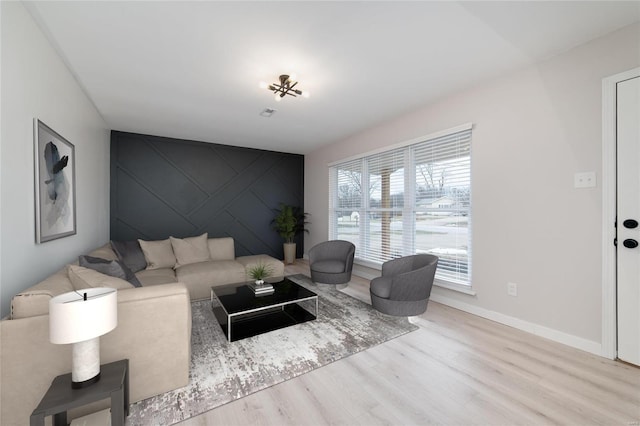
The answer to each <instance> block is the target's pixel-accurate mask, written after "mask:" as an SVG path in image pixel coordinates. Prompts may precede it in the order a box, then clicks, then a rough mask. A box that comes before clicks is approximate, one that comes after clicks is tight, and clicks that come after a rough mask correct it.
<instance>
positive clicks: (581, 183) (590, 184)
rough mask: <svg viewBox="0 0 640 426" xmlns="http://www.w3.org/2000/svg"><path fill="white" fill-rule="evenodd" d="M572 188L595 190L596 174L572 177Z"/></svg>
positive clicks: (577, 174) (585, 173)
mask: <svg viewBox="0 0 640 426" xmlns="http://www.w3.org/2000/svg"><path fill="white" fill-rule="evenodd" d="M573 186H574V188H595V186H596V172H584V173H576V174H575V175H573Z"/></svg>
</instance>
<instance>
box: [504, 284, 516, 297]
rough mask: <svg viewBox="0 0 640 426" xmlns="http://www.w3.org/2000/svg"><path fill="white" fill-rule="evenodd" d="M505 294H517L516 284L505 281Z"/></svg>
mask: <svg viewBox="0 0 640 426" xmlns="http://www.w3.org/2000/svg"><path fill="white" fill-rule="evenodd" d="M507 294H508V295H509V296H514V297H515V296H517V295H518V284H516V283H507Z"/></svg>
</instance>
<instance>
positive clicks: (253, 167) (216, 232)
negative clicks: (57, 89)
mask: <svg viewBox="0 0 640 426" xmlns="http://www.w3.org/2000/svg"><path fill="white" fill-rule="evenodd" d="M303 200H304V156H302V155H297V154H287V153H282V152H273V151H263V150H258V149H249V148H240V147H233V146H227V145H219V144H211V143H205V142H196V141H188V140H180V139H171V138H164V137H158V136H147V135H140V134H134V133H125V132H118V131H112V132H111V239H112V240H134V239H138V238H140V239H144V240H159V239H165V238H168V237H169V236H174V237H178V238H183V237H189V236H195V235H200V234H202V233H203V232H208V233H209V236H210V237H227V236H229V237H233V238H234V240H235V248H236V256H244V255H249V254H269V255H271V256H274V257H276V258H279V259H282V258H283V253H282V242H283V241H282V239H281V238H280V236H278V234H276V232H275V231H273V230H272V228H271V221H272V220H273V217H274V211H273V210H274V209H276V208H278V205H279V204H280V203H286V204H291V205H295V206H303ZM302 238H303V237H302V236H299V237H298V241H297V243H298V247H297V250H298V253H297V254H298V257H302V250H303V240H302Z"/></svg>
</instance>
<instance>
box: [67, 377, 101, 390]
mask: <svg viewBox="0 0 640 426" xmlns="http://www.w3.org/2000/svg"><path fill="white" fill-rule="evenodd" d="M99 380H100V373H98V375H97V376H94V377H92V378H90V379H87V380H85V381H84V382H74V381H71V389H82V388H86V387H87V386H91V385H92V384H94V383H96V382H98V381H99Z"/></svg>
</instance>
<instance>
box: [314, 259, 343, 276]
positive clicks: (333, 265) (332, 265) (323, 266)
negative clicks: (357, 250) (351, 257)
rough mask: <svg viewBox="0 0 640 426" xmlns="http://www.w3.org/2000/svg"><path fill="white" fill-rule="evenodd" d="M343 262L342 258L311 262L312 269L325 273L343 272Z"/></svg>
mask: <svg viewBox="0 0 640 426" xmlns="http://www.w3.org/2000/svg"><path fill="white" fill-rule="evenodd" d="M345 266H346V265H345V263H344V261H342V260H316V261H315V262H313V270H314V271H318V272H324V273H327V274H339V273H341V272H344V269H345Z"/></svg>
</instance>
